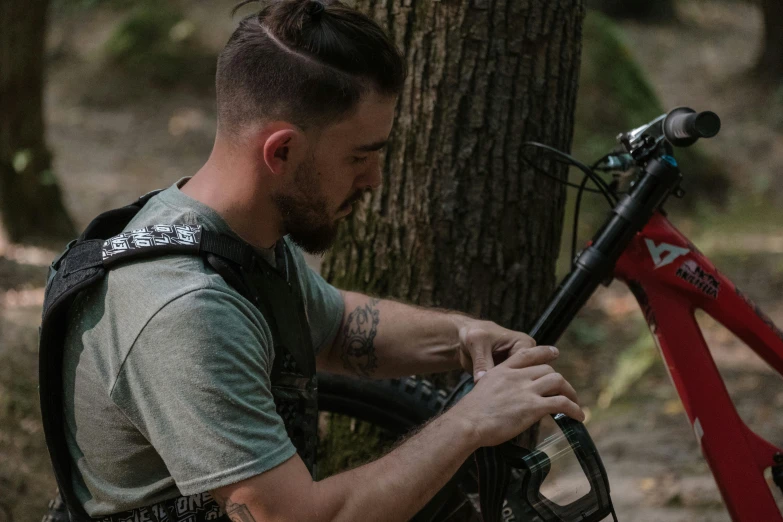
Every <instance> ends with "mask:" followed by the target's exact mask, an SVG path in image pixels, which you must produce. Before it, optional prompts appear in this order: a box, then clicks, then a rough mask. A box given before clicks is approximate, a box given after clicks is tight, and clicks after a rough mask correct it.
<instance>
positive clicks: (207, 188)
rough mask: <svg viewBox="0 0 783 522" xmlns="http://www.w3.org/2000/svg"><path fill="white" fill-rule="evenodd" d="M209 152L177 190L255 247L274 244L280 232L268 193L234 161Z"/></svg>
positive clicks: (250, 174) (268, 246) (266, 246)
mask: <svg viewBox="0 0 783 522" xmlns="http://www.w3.org/2000/svg"><path fill="white" fill-rule="evenodd" d="M215 156H216V154H215V152H214V151H213V154H212V156H210V158H209V160H208V161H207V162H206V163H205V164H204V166H203V167H201V169H200V170H199V171H198V172H197V173H196V174H195V175H194V176H193V177H192V178H190V180H188V181H187V183H185V185H184V186H182V187H181V188H180V190H181V191H182V192H183V193H184V194H186V195H187V196H189V197H191V198H193V199H195V200H197V201H200V202H201V203H203V204H205V205H207V206H208V207H210V208H212V209H213V210H215V212H217V213H218V214H220V216H221V217H222V218H223V219H224V220H225V221H226V223H228V225H229V226H230V227H231V229H232V230H233V231H234V232H236V233H237V234H239V236H240V237H241V238H242V239H244V240H245V241H247V242H248V243H250V244H251V245H253V246H254V247H256V248H270V247H272V246H274V244H275V243H276V242H277V240H278V239H280V237H282V233H281V232H280V226H279V222H280V219H279V215H278V213H277V212H276V210H275V208H274V205H273V204H272V202H271V200H270V198H269V194H268V193H266V192H265V191H264V190H263V189H262V188H261V187H259V186H258V184H257V183H253V181H254V180H255V179H256V178H255V176H254V175H253V174H252V173H249V172H247V171H244V172H243V170H245V169H243V166H242V165H240V164H237V162H231V163H233V164H231V163H228V164H227V163H221V162H220V161H219V159H218V158H216V157H215Z"/></svg>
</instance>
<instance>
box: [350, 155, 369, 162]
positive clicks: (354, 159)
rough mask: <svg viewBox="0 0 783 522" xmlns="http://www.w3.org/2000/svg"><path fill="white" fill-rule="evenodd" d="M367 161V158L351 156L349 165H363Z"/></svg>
mask: <svg viewBox="0 0 783 522" xmlns="http://www.w3.org/2000/svg"><path fill="white" fill-rule="evenodd" d="M365 161H367V156H353V157H351V163H364V162H365Z"/></svg>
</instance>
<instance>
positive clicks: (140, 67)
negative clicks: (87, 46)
mask: <svg viewBox="0 0 783 522" xmlns="http://www.w3.org/2000/svg"><path fill="white" fill-rule="evenodd" d="M194 35H195V26H194V25H193V23H192V22H190V21H188V20H187V19H186V18H185V17H184V15H183V14H182V13H181V12H180V11H179V10H178V9H176V8H175V7H174V6H173V5H171V4H169V3H163V2H150V1H145V2H143V3H141V4H139V5H138V6H136V7H135V8H133V9H132V10H131V11H130V12H129V14H128V16H127V18H126V19H125V20H124V21H123V22H122V23H121V24H120V25H119V26H118V27H117V28H116V29H115V30H114V32H113V33H112V35H111V37H110V38H109V39H108V41H107V42H106V44H105V51H106V54H107V56H108V57H109V59H110V60H111V61H112V62H113V63H114V64H116V65H118V66H120V67H121V68H123V69H124V70H126V71H127V72H129V73H130V74H132V75H133V76H135V77H139V78H142V79H149V80H150V81H152V82H153V83H156V84H160V85H163V86H171V85H174V84H177V83H179V82H184V81H187V82H188V83H194V82H195V83H199V82H206V83H207V84H210V85H211V83H212V79H213V75H214V69H215V57H214V56H211V55H209V54H208V53H206V52H205V51H204V50H203V49H202V48H201V47H200V46H199V45H198V43H197V42H196V41H195V38H194Z"/></svg>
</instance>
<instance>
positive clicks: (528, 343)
mask: <svg viewBox="0 0 783 522" xmlns="http://www.w3.org/2000/svg"><path fill="white" fill-rule="evenodd" d="M520 335H521V336H522V337H521V338H520V339H517V340H516V341H514V344H513V345H511V348H510V349H509V350H508V357H511V356H512V355H514V354H515V353H517V352H518V351H520V350H529V349H530V348H533V347H534V346H535V345H536V341H535V339H533V338H532V337H530V336H529V335H526V334H520Z"/></svg>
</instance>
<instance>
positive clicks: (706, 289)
mask: <svg viewBox="0 0 783 522" xmlns="http://www.w3.org/2000/svg"><path fill="white" fill-rule="evenodd" d="M676 275H677V277H679V278H680V279H682V280H683V281H685V282H686V283H688V284H690V285H693V286H695V287H696V288H697V289H698V290H700V291H701V292H702V293H703V294H705V295H706V296H707V297H711V298H712V299H717V297H718V291H719V290H720V281H718V280H717V279H715V276H713V275H712V274H708V273H707V272H705V271H704V269H703V268H702V267H700V266H699V265H698V264H697V263H696V261H693V260H689V261H686V262H684V263H683V264H682V265H681V266H680V268H678V269H677V273H676Z"/></svg>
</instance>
